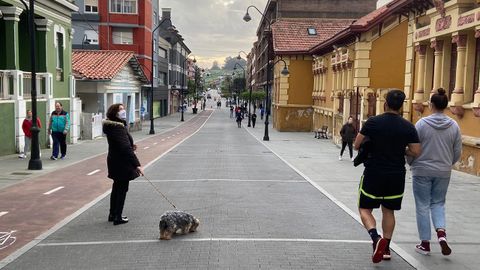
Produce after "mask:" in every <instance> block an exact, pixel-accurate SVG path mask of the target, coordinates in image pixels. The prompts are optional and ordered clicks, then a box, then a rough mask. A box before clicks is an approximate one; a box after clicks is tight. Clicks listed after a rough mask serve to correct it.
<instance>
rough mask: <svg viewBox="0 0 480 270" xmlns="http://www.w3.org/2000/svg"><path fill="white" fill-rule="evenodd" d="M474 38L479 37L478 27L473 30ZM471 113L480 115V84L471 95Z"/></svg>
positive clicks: (479, 30)
mask: <svg viewBox="0 0 480 270" xmlns="http://www.w3.org/2000/svg"><path fill="white" fill-rule="evenodd" d="M475 38H480V29H477V30H475ZM474 76H479V77H480V74H475V75H474ZM472 109H473V114H474V115H475V116H476V117H480V85H479V86H478V89H477V91H475V95H474V96H473V104H472Z"/></svg>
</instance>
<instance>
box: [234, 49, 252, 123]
mask: <svg viewBox="0 0 480 270" xmlns="http://www.w3.org/2000/svg"><path fill="white" fill-rule="evenodd" d="M240 53H243V54H245V55H246V56H247V57H248V54H247V53H246V52H244V51H239V52H238V56H237V59H238V60H240V59H242V57H241V56H240ZM252 70H253V69H252V68H250V80H251V79H252V76H253V75H252ZM245 84H246V80H245ZM248 88H249V94H248V125H247V127H251V110H250V109H251V107H252V88H253V87H252V84H251V83H249V85H248ZM254 110H255V109H254Z"/></svg>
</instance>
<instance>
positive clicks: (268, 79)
mask: <svg viewBox="0 0 480 270" xmlns="http://www.w3.org/2000/svg"><path fill="white" fill-rule="evenodd" d="M250 8H254V9H255V10H257V11H258V13H260V14H261V15H262V17H263V18H264V19H265V21H266V22H267V23H268V28H269V29H270V28H271V26H272V22H271V21H270V20H269V19H268V18H267V17H266V16H265V14H263V12H261V11H260V10H259V9H258V8H257V7H256V6H254V5H251V6H248V7H247V12H246V13H245V16H243V20H244V21H245V22H249V21H251V20H252V17H251V16H250V14H249V13H248V10H249V9H250ZM270 69H271V65H270V34H268V36H267V83H266V85H265V133H264V135H263V140H264V141H269V140H270V137H269V136H268V114H269V113H270V108H269V107H268V104H269V101H268V96H269V86H270Z"/></svg>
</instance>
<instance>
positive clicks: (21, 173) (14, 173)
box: [11, 172, 32, 175]
mask: <svg viewBox="0 0 480 270" xmlns="http://www.w3.org/2000/svg"><path fill="white" fill-rule="evenodd" d="M30 174H32V173H28V172H13V173H11V175H30Z"/></svg>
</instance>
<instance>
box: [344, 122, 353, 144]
mask: <svg viewBox="0 0 480 270" xmlns="http://www.w3.org/2000/svg"><path fill="white" fill-rule="evenodd" d="M340 136H342V141H343V142H348V143H351V142H353V141H354V140H355V137H356V136H357V131H356V130H355V127H354V126H353V125H352V124H348V123H347V124H345V125H343V127H342V129H341V130H340Z"/></svg>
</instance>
